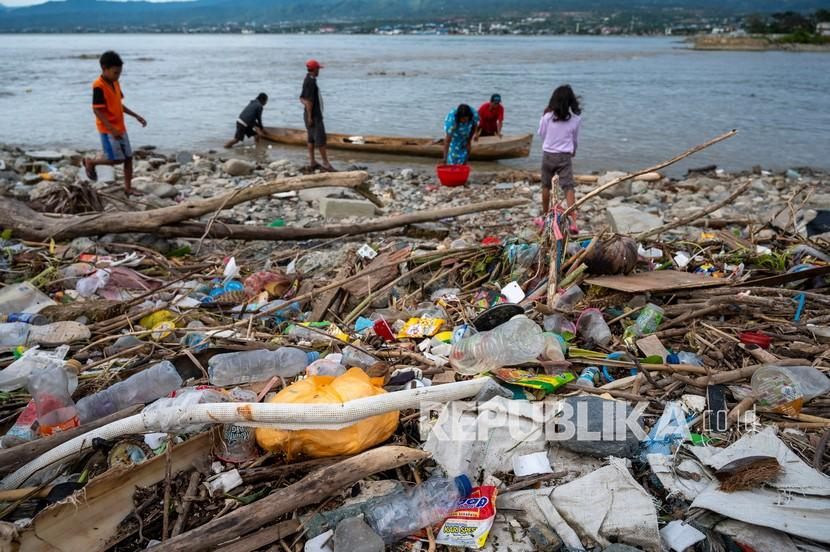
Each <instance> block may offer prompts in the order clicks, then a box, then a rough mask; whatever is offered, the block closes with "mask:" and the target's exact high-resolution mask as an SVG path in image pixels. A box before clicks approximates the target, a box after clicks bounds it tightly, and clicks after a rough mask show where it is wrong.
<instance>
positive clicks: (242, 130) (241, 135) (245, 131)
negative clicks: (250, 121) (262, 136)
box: [234, 123, 256, 142]
mask: <svg viewBox="0 0 830 552" xmlns="http://www.w3.org/2000/svg"><path fill="white" fill-rule="evenodd" d="M246 136H247V137H248V138H253V137H254V136H256V131H255V130H254V129H253V127H249V126H245V125H243V124H242V123H236V134H235V135H234V139H236V140H237V141H239V142H241V141H242V140H244V139H245V137H246Z"/></svg>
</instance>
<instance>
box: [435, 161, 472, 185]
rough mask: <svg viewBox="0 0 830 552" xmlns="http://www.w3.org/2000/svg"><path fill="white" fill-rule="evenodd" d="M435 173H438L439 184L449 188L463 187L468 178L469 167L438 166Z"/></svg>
mask: <svg viewBox="0 0 830 552" xmlns="http://www.w3.org/2000/svg"><path fill="white" fill-rule="evenodd" d="M435 172H436V173H438V180H440V181H441V184H443V185H444V186H449V187H450V188H453V187H455V186H463V185H464V184H466V183H467V179H468V178H470V166H469V165H438V167H436V169H435Z"/></svg>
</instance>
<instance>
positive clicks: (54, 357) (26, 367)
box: [0, 345, 74, 392]
mask: <svg viewBox="0 0 830 552" xmlns="http://www.w3.org/2000/svg"><path fill="white" fill-rule="evenodd" d="M68 352H69V347H68V346H66V345H63V346H61V347H58V348H57V349H55V350H54V351H42V350H40V349H39V348H37V347H33V348H31V349H28V350H26V352H24V353H23V356H21V357H20V358H19V359H17V360H15V361H14V362H12V363H11V364H10V365H9V366H8V367H6V368H5V369H4V370H3V371H0V391H6V392H8V391H14V390H16V389H20V388H22V387H24V386H25V385H26V381H27V380H28V379H29V375H31V373H32V372H34V371H35V370H36V369H37V368H43V367H45V366H47V365H48V364H49V363H51V362H58V363H60V362H61V361H63V359H64V357H66V353H68ZM73 390H74V389H73Z"/></svg>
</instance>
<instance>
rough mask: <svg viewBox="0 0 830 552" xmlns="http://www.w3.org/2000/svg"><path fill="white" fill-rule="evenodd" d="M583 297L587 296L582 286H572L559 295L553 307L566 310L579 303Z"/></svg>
mask: <svg viewBox="0 0 830 552" xmlns="http://www.w3.org/2000/svg"><path fill="white" fill-rule="evenodd" d="M583 297H585V293H584V292H583V291H582V288H580V287H579V286H576V285H574V286H571V287H569V288H568V289H566V290H565V291H564V292H562V293H561V294H560V295H559V297H557V299H556V302H555V303H554V304H553V308H555V309H557V310H564V311H567V310H571V309H572V308H573V307H574V306H575V305H576V304H577V303H579V302H580V301H582V298H583Z"/></svg>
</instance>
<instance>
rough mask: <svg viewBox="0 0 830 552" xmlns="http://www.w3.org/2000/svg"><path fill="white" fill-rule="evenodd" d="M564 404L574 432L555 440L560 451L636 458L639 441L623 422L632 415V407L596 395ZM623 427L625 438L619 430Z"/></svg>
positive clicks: (596, 455) (573, 399)
mask: <svg viewBox="0 0 830 552" xmlns="http://www.w3.org/2000/svg"><path fill="white" fill-rule="evenodd" d="M563 402H564V403H565V405H566V406H565V407H566V408H568V407H570V409H569V410H570V412H571V414H572V415H571V419H570V423H571V424H572V427H574V428H575V429H576V430H575V431H574V432H572V433H573V434H572V435H567V437H566V438H564V439H561V440H558V442H559V444H560V445H561V446H562V448H565V449H567V450H570V451H572V452H576V453H578V454H586V455H588V456H594V457H597V458H605V457H606V456H617V457H621V458H634V457H636V456H637V454H638V452H639V449H640V441H639V439H638V438H637V436H636V435H635V434H634V433H633V432H632V431H631V429H630V428H629V427H628V426H626V424H625V419H626V418H627V417H628V416H629V415H630V414H631V412H632V407H631V405H629V404H628V403H624V402H620V401H608V400H605V399H603V398H600V397H595V396H586V397H567V398H565V399H564V401H563ZM623 427H625V434H624V435H623V434H622V431H621V429H622V428H623ZM618 428H619V429H620V431H619V434H618V431H617V430H618Z"/></svg>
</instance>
